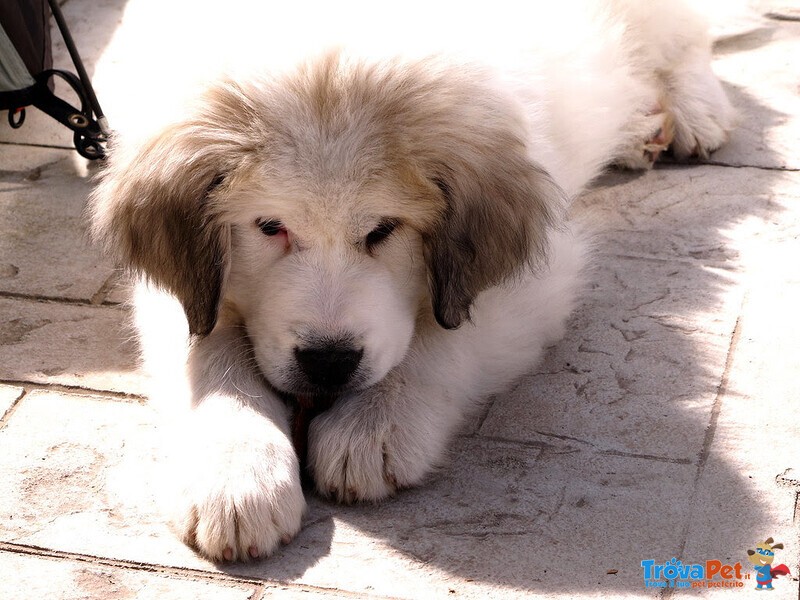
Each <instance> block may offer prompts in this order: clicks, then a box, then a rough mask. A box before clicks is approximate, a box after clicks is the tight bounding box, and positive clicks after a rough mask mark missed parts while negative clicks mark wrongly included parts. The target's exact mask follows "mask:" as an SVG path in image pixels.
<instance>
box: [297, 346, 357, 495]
mask: <svg viewBox="0 0 800 600" xmlns="http://www.w3.org/2000/svg"><path fill="white" fill-rule="evenodd" d="M363 356H364V349H363V348H355V347H354V344H353V342H352V341H351V340H350V339H349V338H348V339H339V340H325V341H322V342H319V343H316V344H313V345H308V346H306V347H303V348H300V347H297V348H295V349H294V358H295V361H296V362H297V365H298V367H299V370H300V373H301V374H302V376H303V377H304V378H305V380H306V381H305V383H306V387H308V388H309V389H312V390H314V392H313V393H310V394H302V393H301V394H296V395H293V396H291V397H290V398H291V399H290V404H292V405H293V406H294V418H293V420H292V443H293V444H294V448H295V452H297V457H298V459H299V460H300V474H301V477H302V478H303V481H304V484H306V485H310V483H311V482H310V481H309V478H308V472H307V458H308V428H309V425H310V423H311V420H312V419H313V418H314V417H316V416H317V415H319V414H320V413H323V412H325V411H326V410H328V409H329V408H330V407H331V406H332V405H333V403H334V402H335V401H336V398H337V397H338V395H339V393H340V392H341V390H342V389H344V388H346V387H347V385H348V384H349V383H351V381H352V380H353V376H354V374H355V373H356V371H357V370H358V366H359V364H360V363H361V358H362V357H363Z"/></svg>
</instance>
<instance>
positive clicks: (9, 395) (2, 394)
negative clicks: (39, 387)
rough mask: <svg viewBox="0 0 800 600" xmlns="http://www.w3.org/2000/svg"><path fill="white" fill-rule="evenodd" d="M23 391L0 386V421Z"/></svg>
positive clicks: (8, 386) (12, 387)
mask: <svg viewBox="0 0 800 600" xmlns="http://www.w3.org/2000/svg"><path fill="white" fill-rule="evenodd" d="M24 393H25V390H24V389H22V388H20V387H16V386H10V385H0V421H2V419H3V418H4V417H5V415H6V412H8V409H10V408H11V407H12V406H13V405H14V402H16V401H17V400H19V399H20V397H21V396H22V394H24Z"/></svg>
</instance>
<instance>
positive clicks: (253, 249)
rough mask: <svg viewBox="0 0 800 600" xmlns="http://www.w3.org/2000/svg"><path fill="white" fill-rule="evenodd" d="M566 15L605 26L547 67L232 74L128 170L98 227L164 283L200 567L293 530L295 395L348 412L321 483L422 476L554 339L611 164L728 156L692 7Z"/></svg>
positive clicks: (122, 162) (119, 170)
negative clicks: (585, 194) (577, 213)
mask: <svg viewBox="0 0 800 600" xmlns="http://www.w3.org/2000/svg"><path fill="white" fill-rule="evenodd" d="M645 5H646V6H647V8H645ZM573 17H574V19H573V20H572V21H570V22H569V23H570V27H576V28H577V29H579V30H581V31H582V32H583V34H584V35H588V37H587V38H585V39H583V40H581V41H576V40H575V38H574V37H573V38H570V39H571V40H572V43H570V44H565V43H564V40H563V38H562V39H561V44H560V47H557V48H555V49H554V50H553V51H552V53H551V54H550V55H543V54H542V53H543V52H545V50H537V53H536V54H525V53H521V54H519V55H518V58H517V59H514V60H510V59H509V58H508V55H505V56H504V57H503V58H502V59H498V58H497V57H494V60H490V61H486V62H488V63H489V64H488V66H487V65H485V64H484V65H480V64H477V63H476V62H475V61H474V60H472V59H470V60H462V59H459V60H453V59H447V58H442V57H441V56H438V57H436V58H422V59H420V58H408V57H406V58H402V59H390V60H380V61H362V60H358V59H354V58H352V57H350V55H349V54H345V53H334V54H328V55H325V56H323V58H320V59H318V60H316V61H313V62H310V63H307V64H305V65H304V66H301V67H300V68H298V69H297V70H296V71H294V72H292V71H288V72H286V73H283V74H281V75H278V76H275V77H272V78H266V77H265V78H258V79H248V80H245V81H238V82H234V81H228V82H222V83H219V84H216V85H214V86H213V87H212V88H211V89H210V90H209V92H208V93H207V94H206V95H205V96H204V97H203V99H202V101H201V102H200V104H199V106H198V108H197V109H196V111H195V112H194V113H193V114H191V115H190V116H189V117H187V118H185V119H183V120H182V121H180V122H179V123H177V124H175V125H172V126H170V127H168V128H166V129H165V130H164V131H163V132H161V133H160V134H159V135H157V136H155V137H154V138H152V139H151V140H149V141H147V142H145V143H144V144H142V145H138V146H136V147H135V148H130V149H127V150H126V149H119V150H117V153H116V154H115V156H113V157H112V159H111V162H110V165H109V167H108V169H107V170H106V172H105V174H104V176H103V179H102V181H101V183H100V185H99V186H98V189H97V191H96V192H95V194H94V196H93V200H92V212H93V227H94V232H95V235H96V237H97V238H98V239H100V240H102V241H104V242H105V243H106V244H107V246H108V247H109V248H110V249H111V250H112V251H113V252H114V253H115V254H116V255H117V256H118V257H120V259H121V260H122V262H124V264H126V265H127V266H129V267H131V268H132V269H133V270H134V271H136V272H138V273H141V274H143V275H144V276H145V277H146V279H148V280H149V281H150V282H152V284H153V287H151V286H150V285H147V284H141V285H140V286H139V288H138V292H137V296H136V303H135V305H136V321H137V327H138V330H139V333H140V339H141V342H142V348H143V357H144V362H145V367H146V368H147V370H148V371H150V372H151V374H152V375H153V382H154V388H153V391H152V393H151V396H152V398H153V400H154V401H156V403H158V404H161V405H163V406H164V407H165V410H166V411H171V412H172V414H173V417H175V419H176V423H177V429H176V430H175V431H174V432H173V433H172V434H171V436H172V439H173V440H175V441H176V443H175V446H176V451H177V454H178V455H180V456H179V457H177V460H179V461H180V462H179V463H178V465H177V466H175V468H174V471H173V477H172V478H173V480H174V483H176V484H177V486H178V489H177V490H176V494H175V495H174V497H173V498H174V499H173V500H172V505H173V508H174V509H175V510H176V511H177V515H178V517H177V522H178V525H179V528H180V530H181V534H182V535H183V537H184V539H186V540H187V541H188V542H190V543H192V544H193V545H194V546H196V547H197V548H198V549H199V550H200V551H201V552H202V553H204V554H205V555H207V556H209V557H211V558H214V559H221V558H225V559H234V558H241V559H246V558H247V557H255V556H259V555H264V554H268V553H270V552H271V551H272V550H273V549H274V548H275V547H276V546H277V544H278V543H279V542H280V541H284V542H285V541H288V539H290V538H291V537H292V536H294V535H295V534H296V533H297V532H298V530H299V528H300V520H301V516H302V513H303V510H304V506H305V504H304V499H303V494H302V490H301V487H300V473H299V466H298V461H297V457H296V455H295V452H294V449H293V447H292V443H291V440H290V436H289V418H290V413H289V409H288V408H287V406H286V404H285V402H284V398H283V397H285V396H286V395H291V396H295V397H301V398H304V399H310V401H314V399H317V400H319V399H320V398H323V397H324V398H326V399H331V398H333V399H335V401H334V403H333V406H332V407H331V408H330V409H329V410H327V411H326V412H324V413H322V414H321V415H319V416H317V417H316V418H315V419H314V420H313V421H312V422H311V425H310V431H309V440H308V443H309V450H308V451H309V457H308V458H309V470H310V473H311V475H312V476H313V479H314V482H315V484H316V487H317V489H318V490H319V491H320V492H321V493H323V494H326V495H330V496H333V497H335V498H337V499H339V500H342V501H347V502H350V501H356V500H379V499H381V498H384V497H386V496H388V495H390V494H391V493H393V492H394V491H395V490H396V489H398V488H402V487H407V486H413V485H416V484H418V483H420V482H421V481H422V480H423V479H424V477H425V476H426V475H427V474H428V473H429V472H430V471H431V470H432V469H433V468H434V467H435V466H436V465H437V464H438V463H440V461H441V460H442V458H443V456H444V453H445V450H446V446H447V442H448V440H449V438H450V437H451V435H452V434H453V432H454V430H455V429H456V428H457V426H458V425H459V423H460V422H461V420H462V418H463V416H464V415H465V414H466V413H467V412H468V411H469V409H470V407H472V406H474V405H475V403H476V402H477V401H479V400H480V399H482V398H485V397H486V396H487V395H489V394H492V393H496V392H499V391H502V390H503V389H505V388H507V386H508V385H509V384H511V383H512V382H513V381H514V380H515V379H517V378H518V377H520V376H521V375H522V374H524V373H525V372H527V371H529V370H530V369H531V368H532V366H533V365H534V364H535V362H536V360H537V359H538V357H539V356H540V354H541V351H542V348H543V347H545V346H546V345H547V344H549V343H552V342H554V341H556V340H557V339H558V338H559V337H560V335H561V333H562V330H563V327H564V322H565V320H566V318H567V316H568V315H569V313H570V311H571V309H572V307H573V305H574V302H575V296H576V293H577V291H578V289H579V287H580V279H581V278H580V272H581V268H582V263H583V256H584V253H585V248H584V243H583V242H582V241H581V239H580V237H579V236H576V235H575V234H573V233H572V232H571V231H570V229H569V226H568V225H567V224H566V223H565V220H564V212H565V210H566V206H567V203H568V200H569V198H570V197H571V196H573V195H574V194H576V193H578V192H579V191H580V190H581V189H582V188H583V186H585V185H586V184H587V183H588V182H589V181H590V180H591V178H592V177H594V176H595V175H597V173H598V172H599V171H600V169H601V168H602V167H603V166H604V165H607V164H609V163H612V162H613V163H618V164H622V165H626V166H630V167H636V168H641V167H647V166H649V165H650V164H651V163H652V161H653V160H654V159H655V157H656V156H657V155H658V152H659V151H660V150H662V149H664V148H666V147H667V146H668V145H671V146H672V149H673V151H674V153H675V154H676V155H677V156H679V157H680V156H688V155H691V154H699V155H704V154H707V153H708V152H710V151H713V150H714V149H715V148H716V147H718V146H719V145H720V144H721V143H722V142H723V141H724V139H725V136H726V134H727V132H728V130H729V129H730V127H731V125H732V123H731V120H732V113H731V109H730V106H729V105H728V103H727V100H726V99H725V96H724V94H723V92H722V90H721V87H720V85H719V82H718V81H717V79H716V78H715V77H714V76H713V74H712V73H711V71H710V67H709V46H708V41H707V40H706V38H705V36H704V32H703V29H702V27H701V26H700V25H699V24H698V23H697V21H696V20H695V19H694V18H693V17H692V16H691V15H690V14H689V13H687V12H686V11H684V10H683V9H679V8H677V7H675V6H674V5H670V6H669V7H666V8H665V7H661V8H653V7H652V6H650V3H638V2H635V1H633V0H632V1H630V2H625V1H622V0H615V1H608V2H597V3H593V8H592V10H590V11H586V13H585V14H576V15H573ZM583 18H585V22H583V21H582V19H583ZM581 28H583V29H581ZM586 32H588V34H587V33H586ZM498 62H500V63H503V64H505V65H506V66H507V67H508V68H500V67H502V66H503V64H501V65H498V64H497V63H498ZM510 63H513V64H510ZM154 288H163V289H165V290H167V292H168V293H164V292H159V291H157V290H156V289H154ZM184 314H185V317H184Z"/></svg>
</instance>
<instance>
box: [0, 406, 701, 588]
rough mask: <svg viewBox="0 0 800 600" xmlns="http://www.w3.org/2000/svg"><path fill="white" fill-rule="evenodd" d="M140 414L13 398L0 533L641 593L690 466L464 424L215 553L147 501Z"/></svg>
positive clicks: (62, 543)
mask: <svg viewBox="0 0 800 600" xmlns="http://www.w3.org/2000/svg"><path fill="white" fill-rule="evenodd" d="M152 419H153V415H152V413H151V412H150V411H149V409H148V408H147V407H145V406H142V405H139V404H135V403H126V402H113V401H109V400H102V399H98V398H90V397H80V396H75V395H69V394H55V393H49V392H44V391H34V392H31V393H30V394H29V395H27V396H26V397H25V398H23V400H22V401H21V403H20V405H19V407H18V408H17V410H16V412H15V415H14V419H13V420H12V421H11V422H10V423H9V424H8V426H7V427H6V428H5V429H3V430H2V431H0V455H2V456H3V457H4V461H3V462H2V463H0V478H2V480H3V481H4V482H6V485H4V486H3V487H2V489H0V539H2V540H3V541H6V542H8V543H13V544H15V545H19V546H34V547H37V548H44V549H47V550H48V551H62V552H70V553H78V554H86V555H92V556H102V557H106V558H109V559H114V560H124V561H128V562H132V563H138V562H142V563H145V564H149V565H162V566H168V567H170V568H191V569H201V570H205V571H210V572H218V571H222V572H224V573H227V574H229V575H237V576H246V577H255V578H258V579H263V580H266V581H268V582H269V581H281V582H286V583H289V584H300V585H307V586H312V587H313V588H314V589H320V588H321V589H323V590H325V589H336V590H341V591H342V592H344V593H348V592H352V593H365V594H371V595H387V596H392V597H405V598H412V597H417V598H418V597H438V596H449V595H450V594H451V593H457V594H458V597H466V598H479V597H486V596H487V595H492V594H493V593H497V592H498V590H499V591H500V593H501V594H506V593H507V594H510V595H514V596H515V597H520V596H545V597H547V596H548V595H550V594H552V595H560V594H562V593H564V591H565V590H566V591H567V592H569V593H571V594H572V595H577V594H579V593H597V591H598V590H606V591H608V592H609V593H614V592H617V591H618V592H623V591H627V592H628V593H639V592H641V591H642V590H641V589H640V587H641V586H640V582H639V579H640V576H639V573H638V571H637V569H636V567H637V565H638V563H637V562H636V561H637V560H638V559H639V556H638V554H637V553H638V552H639V551H641V552H642V553H645V552H649V553H654V554H669V553H674V552H675V549H676V548H677V547H678V545H679V540H678V539H677V538H675V537H674V536H673V535H672V533H671V532H678V531H681V530H682V527H681V523H682V521H681V519H682V517H681V515H682V514H683V513H684V512H685V510H686V508H687V507H686V501H687V489H688V485H689V483H690V482H691V481H692V479H693V477H694V467H693V466H691V465H681V464H673V463H664V462H659V461H651V460H641V459H629V458H624V457H610V456H602V455H597V454H592V453H590V452H561V451H557V450H550V449H547V450H545V451H544V452H543V451H542V450H541V449H540V448H536V447H525V446H522V445H519V444H511V443H502V442H492V441H487V440H481V439H472V438H462V439H461V440H460V441H459V442H458V443H457V444H456V445H455V447H454V449H453V454H452V460H451V464H450V465H449V467H448V468H447V469H445V470H443V471H442V472H441V473H440V474H437V475H436V476H435V477H432V478H431V482H430V483H429V484H428V485H426V486H424V487H422V488H420V489H417V490H411V491H407V492H404V493H402V494H400V495H399V496H398V497H397V498H395V499H393V500H390V501H387V502H384V503H382V504H380V505H378V506H357V507H341V506H336V505H332V504H330V503H327V502H324V501H322V500H319V499H311V503H310V508H309V513H308V515H307V517H306V523H305V527H304V529H303V531H302V532H301V533H300V535H299V536H298V537H297V538H296V539H295V540H294V541H293V542H292V543H291V544H290V545H289V546H286V547H284V548H282V549H281V550H280V551H279V552H278V553H277V554H276V555H275V556H273V557H272V558H270V559H266V560H263V561H259V562H257V563H252V564H250V565H224V566H217V565H212V564H210V563H207V562H206V561H204V560H202V559H200V558H198V557H197V556H195V555H194V554H193V553H192V552H191V551H190V550H189V549H188V548H186V547H184V546H183V544H181V543H180V542H179V541H178V540H177V539H176V538H175V537H174V536H173V535H172V533H171V532H170V531H169V529H168V528H167V526H166V525H164V524H163V523H162V522H161V517H160V516H159V515H158V513H157V509H156V508H155V501H154V498H153V496H154V490H153V488H152V486H151V485H149V483H148V481H149V477H150V475H149V473H150V472H151V471H152V470H153V469H155V468H156V467H157V464H158V456H157V451H156V450H155V448H156V445H155V434H156V432H155V431H154V428H153V420H152ZM43 423H53V424H57V427H56V426H53V427H46V426H43ZM654 498H661V499H664V506H662V507H661V508H660V509H659V515H658V523H659V533H658V535H654V533H653V531H652V526H651V525H652V524H648V522H649V519H650V518H651V514H650V512H649V511H650V508H651V506H652V503H653V499H654ZM623 515H624V519H625V523H626V526H625V527H624V528H620V527H619V519H621V518H623ZM662 528H663V530H662ZM610 532H613V535H612V534H611V533H610ZM543 548H544V549H545V550H543ZM631 548H636V549H637V553H632V552H631ZM576 565H578V566H577V567H576ZM609 569H617V570H618V574H617V575H615V576H613V577H612V576H610V575H607V571H608V570H609ZM269 585H273V584H269ZM450 590H455V592H451V591H450Z"/></svg>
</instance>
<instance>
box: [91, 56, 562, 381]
mask: <svg viewBox="0 0 800 600" xmlns="http://www.w3.org/2000/svg"><path fill="white" fill-rule="evenodd" d="M561 206H562V201H561V192H560V190H559V189H558V187H557V186H556V185H555V184H554V183H553V182H552V180H551V179H550V178H549V177H548V176H547V174H546V173H545V172H544V171H543V170H542V169H541V168H540V167H539V166H538V165H537V164H536V163H535V162H533V161H532V160H531V158H530V152H529V148H528V147H527V140H526V135H525V123H524V121H523V119H521V117H520V115H519V114H518V112H517V111H516V109H515V107H514V105H513V104H512V103H511V102H509V101H508V100H507V99H506V98H504V97H503V96H502V95H501V94H500V93H498V92H497V91H495V90H493V89H492V87H491V86H489V85H486V84H484V83H482V82H481V74H478V73H475V72H473V71H471V70H468V69H461V68H459V69H444V68H438V67H436V66H435V65H432V64H414V65H410V66H400V65H395V64H385V65H381V66H377V67H367V66H364V65H360V64H353V63H349V62H347V61H345V60H343V59H341V58H339V57H336V56H332V57H328V58H327V59H324V60H321V61H317V62H316V63H314V64H311V65H309V66H306V67H304V68H302V69H300V70H299V71H298V72H297V73H295V74H294V75H292V76H290V77H285V78H283V79H277V80H269V81H265V80H260V81H249V82H244V83H236V82H223V83H220V84H218V85H216V86H214V87H213V88H211V89H210V91H209V92H208V93H207V95H206V96H205V97H204V98H203V100H202V102H201V103H200V104H199V108H198V109H197V111H195V113H194V114H193V115H192V116H190V117H188V118H186V119H185V120H184V121H183V122H180V123H178V124H175V125H173V126H171V127H169V128H167V129H165V130H164V131H163V132H162V133H161V134H160V135H158V136H156V137H155V138H153V139H151V140H150V141H149V142H147V143H146V144H144V145H143V146H142V147H140V148H138V149H137V150H136V151H135V152H120V153H119V155H118V156H114V155H112V157H111V159H110V164H109V166H108V167H107V169H106V170H105V172H104V174H103V175H102V178H101V181H100V183H99V185H98V187H97V188H96V191H95V192H94V194H93V197H92V199H91V204H90V211H91V214H92V224H93V232H94V236H95V238H96V239H99V240H101V241H103V242H104V243H105V245H106V246H107V247H108V248H109V249H110V250H111V251H113V252H114V253H115V255H116V256H117V257H118V258H119V260H120V261H121V262H122V263H123V264H125V265H127V266H128V267H129V268H131V269H132V270H134V271H136V272H139V273H142V274H144V275H145V276H147V277H148V278H149V279H150V280H151V281H152V282H154V283H155V284H157V285H159V286H161V287H163V288H165V289H167V290H169V291H170V292H171V293H173V294H174V295H175V296H176V297H177V298H178V299H179V300H180V301H181V303H182V304H183V307H184V309H185V312H186V316H187V319H188V322H189V328H190V331H191V333H192V334H194V335H199V336H204V335H208V334H209V333H211V331H212V330H213V329H214V327H215V324H216V321H217V315H218V311H219V309H220V306H221V304H222V303H223V302H225V303H226V305H228V306H230V307H232V308H233V309H234V312H235V313H238V314H239V315H240V316H241V319H242V322H243V324H244V326H245V327H246V330H247V332H248V335H249V337H250V339H251V342H252V345H253V348H254V351H255V355H256V357H257V359H258V362H259V365H260V367H261V370H262V372H263V373H264V375H265V376H266V378H267V379H268V380H269V381H270V382H271V383H272V384H273V385H274V386H275V387H277V388H278V389H281V390H283V391H286V392H289V393H295V394H301V395H313V394H322V393H325V394H334V395H335V394H336V393H339V392H341V391H345V390H348V389H358V388H362V387H366V386H369V385H372V384H374V383H376V382H377V381H379V380H380V379H382V378H383V377H384V376H385V375H386V374H387V373H388V372H389V370H390V369H392V368H393V367H394V366H396V365H397V364H399V362H400V361H401V360H402V359H403V357H404V356H405V354H406V352H407V351H408V348H409V344H410V341H411V339H412V337H413V336H414V334H415V331H416V330H418V328H419V327H420V326H421V325H420V323H422V322H427V321H431V322H432V320H431V319H430V316H431V315H433V316H434V317H435V320H436V321H437V322H438V323H439V325H440V326H441V327H444V328H447V329H453V328H457V327H459V326H460V325H462V323H463V322H464V321H465V320H468V319H469V314H470V313H469V311H470V306H471V304H472V302H473V300H474V299H475V297H476V295H477V294H478V293H480V292H481V291H482V290H484V289H486V288H488V287H490V286H494V285H496V284H499V283H501V282H503V281H504V280H506V279H507V278H509V277H512V276H513V275H514V274H515V273H517V272H518V271H519V270H520V269H522V268H525V267H526V266H530V265H532V264H535V263H536V262H538V261H540V260H541V259H542V258H543V257H544V254H545V251H546V248H545V240H546V238H547V236H546V229H547V227H548V226H549V225H550V224H551V222H552V221H553V218H554V213H555V211H558V210H559V209H560V207H561ZM426 326H428V325H426Z"/></svg>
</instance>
